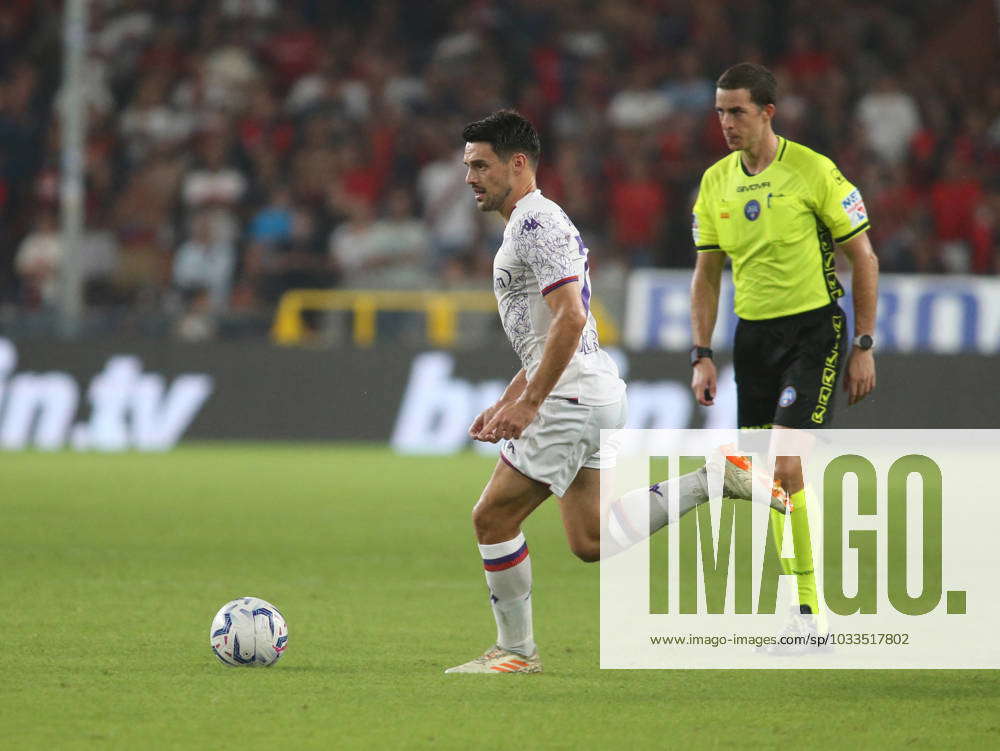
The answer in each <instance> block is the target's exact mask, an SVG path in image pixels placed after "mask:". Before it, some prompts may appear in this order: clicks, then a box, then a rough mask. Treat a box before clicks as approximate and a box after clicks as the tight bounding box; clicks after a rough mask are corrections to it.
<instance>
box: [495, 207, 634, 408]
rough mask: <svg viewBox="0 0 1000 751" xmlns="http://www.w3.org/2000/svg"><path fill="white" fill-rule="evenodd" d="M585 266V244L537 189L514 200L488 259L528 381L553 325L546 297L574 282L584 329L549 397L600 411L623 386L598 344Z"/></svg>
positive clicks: (505, 325) (507, 328) (503, 317)
mask: <svg viewBox="0 0 1000 751" xmlns="http://www.w3.org/2000/svg"><path fill="white" fill-rule="evenodd" d="M589 269H590V265H589V263H588V262H587V247H586V246H585V245H584V244H583V239H582V238H581V237H580V233H579V232H578V231H577V229H576V227H575V226H573V222H571V221H570V220H569V217H568V216H566V212H564V211H563V210H562V209H561V208H559V205H558V204H556V203H555V202H554V201H550V200H549V199H548V198H545V197H544V196H543V195H542V192H541V191H540V190H536V191H534V192H532V193H529V194H528V195H526V196H525V197H524V198H522V199H521V200H520V201H518V202H517V204H516V205H515V206H514V211H513V212H512V213H511V215H510V220H509V221H508V222H507V226H506V228H505V229H504V233H503V242H502V243H501V245H500V250H498V251H497V254H496V258H494V260H493V291H494V292H495V293H496V296H497V303H498V305H499V308H500V320H501V321H502V322H503V328H504V331H506V332H507V338H508V339H510V343H511V345H513V347H514V351H515V352H516V353H517V356H518V357H520V358H521V363H522V365H524V369H525V372H526V374H527V376H528V378H529V379H531V377H532V376H533V375H534V374H535V371H537V370H538V366H539V365H540V364H541V361H542V352H543V351H544V349H545V340H546V337H547V336H548V331H549V324H550V323H551V322H552V312H551V311H550V310H549V306H548V304H547V303H546V302H545V300H544V299H543V298H544V297H545V295H547V294H548V293H549V292H551V291H552V290H554V289H558V288H559V287H561V286H562V285H564V284H568V283H570V282H579V283H580V287H581V289H580V293H581V295H582V297H583V307H584V309H585V310H586V311H587V324H586V326H584V328H583V333H582V334H581V335H580V342H579V345H578V346H577V350H576V352H575V353H574V354H573V359H572V360H570V361H569V364H568V365H567V366H566V370H564V371H563V374H562V376H561V377H560V378H559V381H558V382H557V383H556V385H555V388H553V389H552V392H551V393H550V394H549V396H554V397H561V398H563V399H571V400H576V401H579V402H580V404H588V405H591V406H602V405H605V404H611V403H613V402H616V401H618V400H619V399H621V397H622V394H624V392H625V383H624V381H622V379H621V378H619V376H618V367H617V366H616V365H615V362H614V360H612V359H611V357H610V356H609V355H608V353H607V352H605V351H604V350H602V349H601V346H600V344H599V343H598V341H597V322H596V321H595V320H594V316H593V315H592V314H591V312H590V295H591V286H590V272H589Z"/></svg>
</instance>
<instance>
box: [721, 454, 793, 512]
mask: <svg viewBox="0 0 1000 751" xmlns="http://www.w3.org/2000/svg"><path fill="white" fill-rule="evenodd" d="M731 448H732V447H730V446H723V447H722V449H721V451H723V452H725V451H726V450H727V449H731ZM724 469H725V474H724V475H723V480H722V493H723V495H725V496H726V497H727V498H740V499H743V500H747V501H749V500H753V486H754V483H757V484H759V485H760V486H761V487H762V488H766V487H767V483H768V481H769V480H770V478H768V477H767V476H766V475H764V474H763V473H762V472H754V471H753V469H752V464H751V462H750V459H749V458H747V457H745V456H726V460H725V465H724ZM764 492H765V493H766V492H768V491H767V490H765V491H764ZM770 498H771V508H773V509H774V510H776V511H780V512H781V513H783V514H784V513H791V512H792V511H794V510H795V507H794V506H793V505H792V502H791V501H790V500H789V499H788V491H786V490H785V489H784V488H783V487H781V483H780V482H772V483H771V489H770Z"/></svg>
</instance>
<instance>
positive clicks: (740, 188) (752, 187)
mask: <svg viewBox="0 0 1000 751" xmlns="http://www.w3.org/2000/svg"><path fill="white" fill-rule="evenodd" d="M770 187H771V183H770V181H769V180H765V181H764V182H762V183H750V184H749V185H737V186H736V192H737V193H745V192H746V191H748V190H763V189H764V188H770Z"/></svg>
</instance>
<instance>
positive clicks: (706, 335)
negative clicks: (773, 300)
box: [691, 251, 726, 407]
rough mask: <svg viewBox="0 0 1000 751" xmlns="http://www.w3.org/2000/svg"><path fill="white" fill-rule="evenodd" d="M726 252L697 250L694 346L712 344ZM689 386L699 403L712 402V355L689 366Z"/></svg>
mask: <svg viewBox="0 0 1000 751" xmlns="http://www.w3.org/2000/svg"><path fill="white" fill-rule="evenodd" d="M725 263H726V254H725V253H723V252H722V251H712V252H705V251H702V252H699V253H698V260H697V262H696V263H695V267H694V277H693V278H692V279H691V338H692V341H693V342H694V345H695V346H696V347H710V346H712V332H714V331H715V320H716V318H717V317H718V315H719V292H720V290H721V288H722V267H723V266H724V265H725ZM692 370H693V373H692V375H691V390H692V391H693V392H694V398H695V399H696V400H697V401H698V404H702V405H704V406H706V407H707V406H711V405H712V403H713V401H714V400H715V388H716V378H717V376H716V370H715V363H714V362H712V358H710V357H703V358H701V359H700V360H698V362H697V363H695V365H694V367H693V368H692Z"/></svg>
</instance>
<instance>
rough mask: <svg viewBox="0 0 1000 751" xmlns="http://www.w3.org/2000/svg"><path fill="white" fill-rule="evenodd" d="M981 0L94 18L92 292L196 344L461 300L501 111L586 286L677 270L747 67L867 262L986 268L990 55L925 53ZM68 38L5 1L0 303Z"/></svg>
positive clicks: (54, 288) (479, 6) (998, 198)
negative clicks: (519, 134) (474, 174)
mask: <svg viewBox="0 0 1000 751" xmlns="http://www.w3.org/2000/svg"><path fill="white" fill-rule="evenodd" d="M974 4H975V0H925V1H924V2H904V1H902V0H897V1H895V2H881V3H874V4H870V3H867V2H863V1H862V0H858V1H855V0H844V1H843V2H839V3H836V4H829V5H827V4H823V3H820V4H818V5H817V3H815V2H811V1H808V0H771V1H769V2H768V1H766V0H765V1H761V2H745V3H728V2H724V1H723V0H699V2H696V3H690V2H686V1H682V0H633V1H632V2H627V1H626V0H508V1H506V2H503V1H501V0H467V1H465V2H452V1H447V2H445V1H444V0H438V1H434V0H428V1H427V2H406V1H405V0H370V1H367V2H360V1H350V0H282V1H281V2H279V1H278V0H91V2H89V7H90V17H89V28H90V34H89V45H90V49H89V54H88V59H87V64H86V71H85V81H86V88H85V92H84V98H85V102H86V109H87V118H88V133H87V140H86V150H85V173H86V186H87V192H86V232H85V235H84V238H83V243H82V247H81V248H80V253H81V256H80V258H81V261H82V265H83V273H84V278H85V299H86V302H87V304H88V306H90V307H91V308H93V309H103V310H109V311H119V312H120V313H121V314H122V315H129V314H134V313H138V314H141V313H143V312H146V313H161V314H163V313H165V314H167V315H168V316H169V317H171V318H172V320H175V321H178V324H177V325H178V327H179V329H178V330H179V331H180V332H181V333H182V335H184V336H187V337H189V338H199V337H204V336H208V335H211V333H212V326H213V323H212V322H213V321H214V320H215V319H216V318H217V317H218V316H219V314H225V315H229V316H238V315H240V314H242V313H246V314H254V313H256V314H266V313H269V312H270V311H273V308H274V305H275V302H276V301H277V300H278V299H279V297H280V295H281V294H282V293H283V292H284V291H285V290H287V289H290V288H295V287H331V286H342V287H376V288H381V287H390V288H425V287H429V286H446V287H447V286H482V281H483V278H484V277H488V276H489V274H490V264H491V260H492V255H493V253H494V250H495V248H496V246H497V244H498V237H499V233H500V231H501V229H502V228H501V227H500V224H499V221H498V220H497V219H496V218H495V217H484V216H482V215H480V214H479V213H478V212H477V210H476V208H475V205H474V202H473V201H472V199H471V194H470V192H469V189H468V188H467V186H465V184H464V176H465V173H464V168H463V166H462V164H461V148H462V143H461V142H460V135H459V134H460V132H461V130H462V126H463V125H464V124H465V123H467V122H469V121H471V120H474V119H478V118H480V117H482V116H483V115H485V114H487V113H488V112H490V111H492V110H493V109H496V108H498V107H501V106H514V107H517V108H518V109H519V110H520V111H521V112H523V113H524V114H526V115H527V116H528V117H530V118H531V119H532V120H533V121H534V122H535V124H536V125H537V126H538V128H539V130H540V132H541V135H542V144H543V157H542V167H541V171H540V176H539V181H540V186H541V187H542V189H543V191H544V192H545V193H546V194H547V195H548V196H550V197H552V198H553V199H555V200H557V201H559V202H560V203H561V204H562V205H563V207H564V208H565V209H566V211H567V213H568V214H569V215H570V216H571V217H572V218H573V220H574V221H575V222H576V223H577V225H578V226H579V227H580V228H581V230H582V231H583V233H584V235H585V237H586V238H587V241H588V245H589V246H590V249H591V252H592V258H593V261H594V264H595V266H596V267H597V268H598V269H600V268H601V267H605V268H608V267H619V268H622V269H630V268H636V267H641V266H667V267H686V266H690V265H692V263H693V256H694V254H693V250H692V247H691V241H690V233H689V225H690V219H689V216H690V206H691V204H692V201H693V196H694V192H695V191H696V189H697V184H698V180H699V178H700V175H701V173H702V171H703V170H704V169H705V167H707V166H708V165H709V164H711V163H712V162H713V161H715V160H716V159H718V158H719V157H721V156H722V155H723V154H724V153H725V146H724V143H723V142H722V140H721V136H720V133H719V128H718V124H717V122H716V116H715V113H714V110H713V106H714V80H715V79H716V77H717V76H718V75H719V74H720V73H721V72H722V71H723V70H724V69H725V68H726V67H728V66H729V65H731V64H732V63H734V62H738V61H740V60H755V61H759V62H762V63H764V64H767V65H769V66H770V67H771V68H772V69H773V70H774V71H775V73H776V75H777V76H778V79H779V85H780V89H779V101H778V113H777V117H776V121H775V129H776V131H777V132H779V133H780V134H782V135H785V136H787V137H789V138H791V139H793V140H798V141H801V142H803V143H805V144H807V145H809V146H811V147H812V148H814V149H816V150H818V151H820V152H822V153H825V154H827V155H829V156H830V157H832V158H833V159H834V160H835V161H836V162H837V163H838V165H839V166H840V168H841V171H842V172H843V173H844V174H845V175H846V176H847V177H848V178H849V179H851V180H852V181H853V182H855V183H856V184H857V185H859V186H860V187H861V189H862V193H863V195H864V196H865V199H866V203H867V204H868V209H869V213H870V215H871V217H872V223H873V230H872V239H873V242H874V246H875V248H876V251H877V253H878V254H879V256H880V258H881V262H882V268H883V270H884V271H907V272H934V273H947V272H950V273H976V274H995V273H997V271H998V270H1000V258H998V252H1000V76H997V75H996V73H997V72H1000V69H998V67H997V63H996V61H997V60H998V59H1000V56H998V55H997V52H996V49H995V47H994V49H992V50H990V49H987V50H985V55H986V56H987V62H986V68H985V69H983V68H981V69H979V72H978V73H975V68H974V66H973V72H972V73H970V69H969V65H970V64H972V63H975V59H974V57H975V56H973V59H972V60H971V63H970V61H968V60H966V59H965V56H963V54H960V53H962V52H963V51H962V50H961V42H960V41H959V42H957V43H956V42H954V41H953V42H952V43H951V45H950V46H949V44H948V42H947V32H948V22H949V21H952V22H954V21H955V19H960V18H961V17H962V14H963V11H965V10H967V9H969V8H970V7H972V6H973V5H974ZM991 5H992V4H991ZM61 23H62V2H59V1H57V0H5V1H4V2H3V3H2V5H0V300H2V301H3V304H4V305H5V306H6V308H7V309H8V310H10V309H12V308H13V309H16V310H17V311H25V310H28V311H30V310H45V309H47V308H49V307H51V306H52V305H54V303H55V301H56V299H57V295H58V294H59V290H58V285H57V274H58V268H59V264H60V259H61V258H62V254H63V250H62V247H61V239H60V235H59V232H58V213H59V205H58V204H59V165H60V115H59V113H60V108H61V107H62V106H63V102H64V100H65V92H63V91H62V90H61V85H62V83H61V79H62V67H61V66H62V61H61V58H62V54H61V47H62V28H61ZM992 39H993V41H994V44H995V43H996V34H995V27H994V33H993V35H992ZM956 44H958V47H957V48H956ZM990 66H992V68H991V67H990ZM984 70H985V71H987V72H988V73H989V75H987V73H984V72H983V71H984ZM970 75H974V76H981V77H979V78H976V77H973V78H970Z"/></svg>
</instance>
